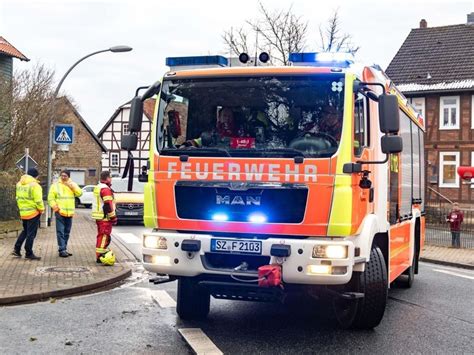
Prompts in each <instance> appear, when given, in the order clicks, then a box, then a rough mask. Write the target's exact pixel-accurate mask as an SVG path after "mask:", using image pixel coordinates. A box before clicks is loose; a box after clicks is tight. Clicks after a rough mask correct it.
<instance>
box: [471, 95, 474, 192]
mask: <svg viewBox="0 0 474 355" xmlns="http://www.w3.org/2000/svg"><path fill="white" fill-rule="evenodd" d="M473 98H474V96H473ZM471 166H474V152H471ZM471 189H474V178H472V179H471Z"/></svg>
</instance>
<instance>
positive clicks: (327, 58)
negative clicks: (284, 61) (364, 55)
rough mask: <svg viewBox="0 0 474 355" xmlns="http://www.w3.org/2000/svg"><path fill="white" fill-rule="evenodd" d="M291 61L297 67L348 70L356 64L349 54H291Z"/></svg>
mask: <svg viewBox="0 0 474 355" xmlns="http://www.w3.org/2000/svg"><path fill="white" fill-rule="evenodd" d="M289 60H290V62H293V63H294V64H297V65H307V66H315V67H327V66H330V67H340V68H347V67H348V66H349V65H351V64H352V63H354V56H353V55H352V53H347V52H311V53H310V52H307V53H290V57H289Z"/></svg>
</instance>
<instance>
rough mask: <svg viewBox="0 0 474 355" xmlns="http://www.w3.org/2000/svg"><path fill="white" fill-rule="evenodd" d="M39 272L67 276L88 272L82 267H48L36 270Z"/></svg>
mask: <svg viewBox="0 0 474 355" xmlns="http://www.w3.org/2000/svg"><path fill="white" fill-rule="evenodd" d="M38 271H39V272H51V273H61V274H64V273H69V274H76V273H83V272H90V270H89V269H88V268H86V267H83V266H76V267H68V266H50V267H43V268H38Z"/></svg>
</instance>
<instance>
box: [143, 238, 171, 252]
mask: <svg viewBox="0 0 474 355" xmlns="http://www.w3.org/2000/svg"><path fill="white" fill-rule="evenodd" d="M143 246H144V247H145V248H152V249H168V245H167V244H166V238H165V237H159V236H156V235H145V236H144V237H143Z"/></svg>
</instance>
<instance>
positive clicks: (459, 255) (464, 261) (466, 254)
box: [420, 244, 474, 269]
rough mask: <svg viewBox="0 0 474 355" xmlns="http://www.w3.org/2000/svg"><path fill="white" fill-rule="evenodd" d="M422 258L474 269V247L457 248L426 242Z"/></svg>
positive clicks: (437, 262)
mask: <svg viewBox="0 0 474 355" xmlns="http://www.w3.org/2000/svg"><path fill="white" fill-rule="evenodd" d="M420 260H422V261H428V262H431V263H436V264H442V265H448V266H455V267H463V268H467V269H474V249H465V248H463V249H457V248H449V247H440V246H435V245H427V244H425V246H424V247H423V250H422V251H421V256H420Z"/></svg>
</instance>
